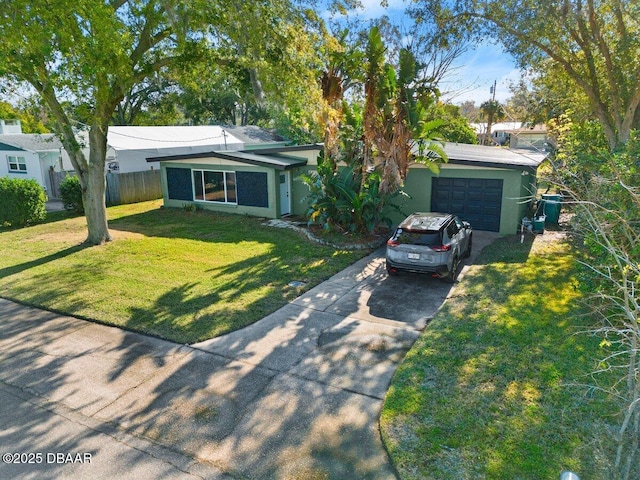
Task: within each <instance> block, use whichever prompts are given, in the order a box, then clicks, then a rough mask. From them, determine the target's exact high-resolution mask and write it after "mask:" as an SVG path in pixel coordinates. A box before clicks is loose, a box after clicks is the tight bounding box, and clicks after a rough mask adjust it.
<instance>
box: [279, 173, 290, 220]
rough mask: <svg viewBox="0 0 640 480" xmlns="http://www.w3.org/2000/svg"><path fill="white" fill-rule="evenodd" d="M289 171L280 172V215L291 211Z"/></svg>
mask: <svg viewBox="0 0 640 480" xmlns="http://www.w3.org/2000/svg"><path fill="white" fill-rule="evenodd" d="M290 184H291V172H280V215H281V216H282V215H289V214H290V213H291V195H290V190H291V185H290Z"/></svg>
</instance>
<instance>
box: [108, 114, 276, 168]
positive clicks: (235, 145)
mask: <svg viewBox="0 0 640 480" xmlns="http://www.w3.org/2000/svg"><path fill="white" fill-rule="evenodd" d="M284 144H285V143H284V141H283V140H282V139H281V138H279V137H277V136H274V135H273V134H271V133H270V132H269V131H267V130H264V129H261V128H258V127H236V126H228V127H227V126H218V125H204V126H142V127H136V126H111V127H109V131H108V134H107V158H106V165H105V167H106V169H107V171H109V172H113V173H129V172H139V171H144V170H154V169H158V168H160V165H159V163H157V162H147V160H146V159H147V158H149V157H161V156H162V157H164V156H173V155H188V154H197V153H205V152H211V151H214V150H215V151H219V150H231V151H234V150H242V149H245V148H251V145H260V146H263V147H264V146H282V145H284Z"/></svg>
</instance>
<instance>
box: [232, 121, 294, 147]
mask: <svg viewBox="0 0 640 480" xmlns="http://www.w3.org/2000/svg"><path fill="white" fill-rule="evenodd" d="M222 128H223V129H224V130H225V131H226V132H228V133H230V134H231V135H233V136H234V137H235V138H237V139H238V140H240V141H241V142H243V143H244V144H245V146H249V145H264V144H278V143H282V144H283V145H284V143H285V142H286V140H285V139H284V138H283V137H281V136H280V135H278V134H277V133H275V132H274V131H272V130H267V129H265V128H260V127H256V126H255V125H245V126H242V127H239V126H236V125H223V126H222Z"/></svg>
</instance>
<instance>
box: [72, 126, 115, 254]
mask: <svg viewBox="0 0 640 480" xmlns="http://www.w3.org/2000/svg"><path fill="white" fill-rule="evenodd" d="M89 147H90V153H89V165H88V168H87V171H85V172H78V176H79V177H80V183H81V185H82V203H83V204H84V213H85V215H86V217H87V228H88V230H89V232H88V235H87V239H86V240H85V243H87V244H90V245H102V244H104V243H106V242H109V241H111V235H110V234H109V226H108V223H107V209H106V205H105V191H106V183H107V182H106V176H105V169H104V167H105V157H106V153H107V132H106V131H103V130H102V128H101V127H100V126H97V125H93V126H92V127H91V130H90V131H89Z"/></svg>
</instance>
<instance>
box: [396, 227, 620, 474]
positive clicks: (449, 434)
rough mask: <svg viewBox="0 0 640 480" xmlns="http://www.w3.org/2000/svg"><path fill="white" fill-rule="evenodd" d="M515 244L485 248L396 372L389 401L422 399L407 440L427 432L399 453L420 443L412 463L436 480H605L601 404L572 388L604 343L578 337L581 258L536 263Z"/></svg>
mask: <svg viewBox="0 0 640 480" xmlns="http://www.w3.org/2000/svg"><path fill="white" fill-rule="evenodd" d="M514 240H515V239H511V238H504V239H501V240H499V241H497V242H496V243H495V244H493V245H491V246H490V247H488V249H487V250H485V254H484V255H483V258H482V259H481V261H480V262H479V265H481V268H479V269H477V270H476V271H474V273H473V275H471V276H469V277H468V278H465V284H464V288H463V289H462V292H460V294H459V295H456V298H452V299H451V300H450V301H449V302H447V303H446V304H445V306H444V307H443V309H442V311H441V313H440V314H439V317H438V318H439V319H441V321H440V322H439V323H438V324H436V325H433V326H432V329H431V330H429V331H428V332H427V335H426V336H425V338H424V339H421V340H420V341H419V344H418V345H417V346H416V347H417V350H416V352H417V353H416V354H415V355H414V356H413V357H412V359H411V360H410V362H409V363H407V364H406V365H403V370H402V372H399V375H398V377H397V379H396V387H398V386H400V385H403V388H396V389H395V390H394V391H392V393H391V394H390V398H388V399H387V403H388V404H389V405H393V404H394V402H398V403H400V404H402V403H403V400H402V399H401V398H400V397H398V398H394V395H398V396H403V397H404V398H412V397H411V395H415V397H413V398H414V402H413V405H415V411H414V412H412V414H413V415H415V418H416V419H420V420H416V422H415V425H410V424H407V425H406V426H405V428H406V431H405V435H409V433H408V432H409V431H414V432H416V434H417V432H418V431H420V432H422V433H421V436H422V440H421V441H420V442H418V443H416V444H415V445H414V446H408V445H404V446H403V447H402V448H404V449H406V450H409V451H411V449H412V448H417V447H420V450H419V451H412V452H411V458H415V459H420V461H421V462H423V464H422V465H423V467H422V468H424V471H423V474H426V473H427V472H429V474H430V475H433V476H434V478H440V477H442V478H453V477H456V478H457V477H460V478H467V477H474V478H476V477H488V478H520V477H523V476H525V477H526V476H527V475H534V476H536V477H538V478H557V477H558V475H559V474H560V472H561V471H562V470H565V469H574V470H576V471H578V472H579V473H581V474H585V475H587V474H588V476H592V477H593V478H608V475H607V472H606V470H605V469H606V466H603V465H602V464H601V463H599V462H602V461H603V459H606V458H611V457H607V455H610V454H611V452H606V451H601V450H598V448H597V445H598V436H597V435H595V433H596V432H600V431H601V428H602V425H600V426H596V427H594V425H595V424H596V423H598V422H599V421H600V420H599V419H598V418H593V417H592V415H593V411H594V404H593V402H592V401H590V400H589V399H587V398H585V396H584V393H585V392H584V391H578V390H576V389H574V388H571V387H568V386H567V384H570V383H581V382H584V379H583V378H582V377H583V375H585V374H586V373H588V372H589V371H591V370H590V369H591V368H592V367H593V364H592V358H591V356H592V352H593V351H595V350H597V340H596V339H592V338H586V336H576V335H575V334H576V332H577V331H578V325H577V321H576V317H575V313H576V312H577V311H578V309H577V306H576V302H577V301H578V299H579V293H578V292H577V291H576V290H575V289H573V288H572V286H571V285H572V282H573V280H572V278H573V277H572V274H573V267H574V265H573V259H572V257H571V256H567V255H564V254H562V253H561V252H558V251H557V250H556V251H553V250H550V251H549V252H548V253H546V254H544V255H540V254H536V255H535V256H531V255H530V252H531V245H527V244H526V243H525V244H520V243H519V238H518V239H517V241H516V243H514ZM540 240H542V239H540ZM505 259H507V260H506V263H508V264H505ZM518 265H520V266H518ZM514 267H515V268H514ZM420 342H422V343H420ZM434 346H437V347H434ZM590 352H591V353H590ZM420 371H422V372H424V373H422V375H420V376H419V378H418V377H416V375H415V373H416V372H420ZM406 418H409V419H408V420H405V421H407V422H410V418H412V417H411V416H410V417H406ZM591 421H592V422H593V423H590V422H591ZM394 428H396V429H398V428H401V427H400V426H398V425H395V426H394ZM600 446H602V445H600ZM405 455H406V454H405ZM604 463H606V462H604ZM534 472H535V473H534Z"/></svg>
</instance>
